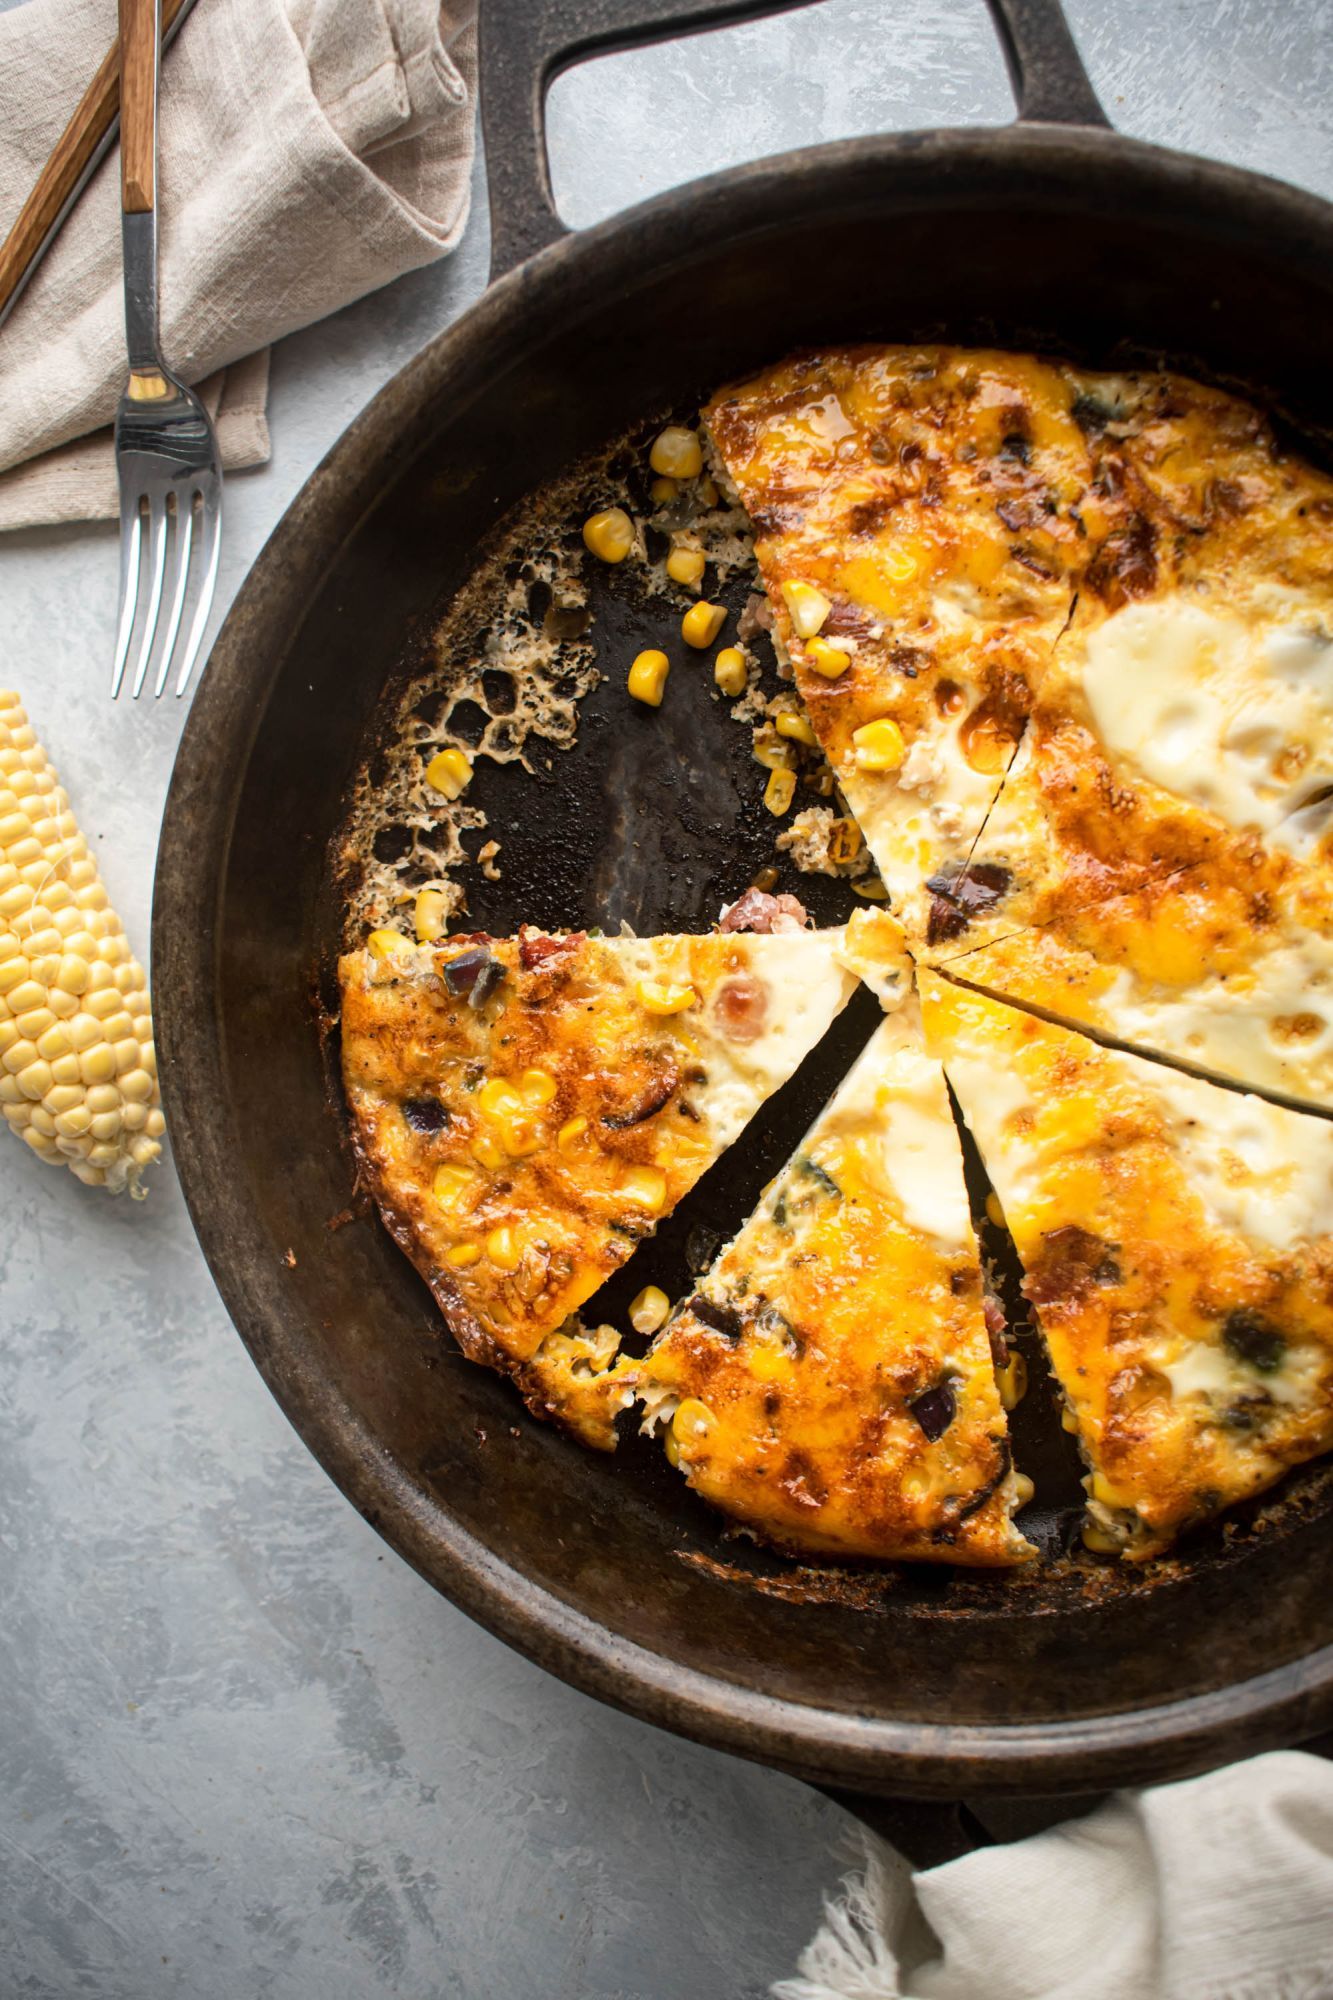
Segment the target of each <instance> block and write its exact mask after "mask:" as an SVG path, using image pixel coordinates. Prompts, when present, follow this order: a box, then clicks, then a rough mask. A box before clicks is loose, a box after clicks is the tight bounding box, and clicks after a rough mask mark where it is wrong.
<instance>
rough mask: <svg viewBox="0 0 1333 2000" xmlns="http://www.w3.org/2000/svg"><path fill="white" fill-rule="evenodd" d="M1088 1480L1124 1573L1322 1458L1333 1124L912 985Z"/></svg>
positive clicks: (974, 1000) (1095, 1518)
mask: <svg viewBox="0 0 1333 2000" xmlns="http://www.w3.org/2000/svg"><path fill="white" fill-rule="evenodd" d="M921 993H922V1006H923V1011H924V1016H925V1022H926V1034H927V1041H928V1045H929V1046H930V1048H931V1050H932V1052H933V1053H934V1054H935V1055H937V1056H938V1057H940V1058H941V1060H942V1061H943V1063H944V1066H945V1070H946V1072H947V1074H948V1077H949V1081H950V1083H951V1084H952V1085H953V1089H954V1092H955V1094H956V1096H957V1098H958V1101H959V1103H960V1105H961V1106H962V1109H963V1114H964V1116H965V1118H966V1119H967V1122H968V1124H969V1126H970V1127H971V1130H972V1132H973V1135H974V1137H975V1138H976V1140H977V1143H978V1145H979V1146H980V1148H981V1151H982V1155H983V1157H984V1159H985V1162H986V1166H987V1169H988V1171H989V1174H990V1177H991V1181H992V1184H993V1186H994V1188H995V1191H996V1193H997V1194H998V1196H999V1199H1000V1201H1001V1203H1002V1205H1003V1208H1004V1216H1005V1221H1006V1223H1007V1224H1008V1226H1009V1229H1010V1232H1011V1234H1012V1235H1013V1238H1014V1241H1015V1243H1016V1244H1017V1246H1018V1250H1019V1254H1020V1256H1021V1257H1022V1260H1023V1264H1024V1268H1025V1271H1026V1289H1027V1293H1028V1297H1029V1298H1030V1300H1031V1301H1032V1304H1033V1306H1034V1307H1035V1308H1036V1311H1037V1314H1038V1317H1039V1320H1040V1323H1041V1329H1042V1333H1043V1335H1044V1337H1045V1340H1046V1345H1047V1348H1048V1350H1049V1352H1050V1356H1051V1361H1052V1365H1053V1366H1054V1369H1055V1372H1056V1374H1057V1376H1058V1377H1059V1380H1060V1383H1061V1386H1062V1387H1063V1389H1064V1393H1065V1396H1066V1398H1067V1400H1068V1405H1069V1409H1070V1411H1071V1412H1072V1419H1073V1422H1074V1424H1075V1425H1076V1428H1077V1433H1078V1438H1079V1441H1080V1443H1081V1445H1082V1448H1083V1452H1084V1456H1085V1458H1086V1460H1087V1463H1088V1465H1089V1467H1090V1475H1089V1478H1088V1480H1087V1481H1086V1482H1085V1483H1086V1484H1087V1486H1088V1489H1089V1508H1088V1511H1089V1516H1090V1521H1089V1526H1088V1528H1087V1529H1086V1530H1085V1534H1086V1537H1087V1539H1088V1540H1089V1542H1090V1545H1091V1546H1092V1547H1094V1548H1097V1549H1102V1550H1106V1551H1108V1552H1109V1551H1111V1550H1114V1549H1119V1550H1122V1551H1123V1552H1124V1553H1125V1554H1126V1555H1127V1556H1129V1557H1131V1558H1134V1559H1141V1558H1143V1557H1147V1556H1152V1555H1155V1554H1157V1553H1159V1552H1160V1551H1161V1550H1162V1549H1165V1548H1166V1547H1168V1546H1169V1544H1170V1543H1171V1542H1172V1541H1173V1540H1174V1538H1175V1537H1176V1536H1177V1535H1178V1534H1179V1533H1180V1532H1181V1530H1182V1529H1184V1528H1186V1527H1188V1526H1189V1525H1190V1524H1192V1523H1194V1522H1197V1521H1201V1520H1204V1519H1206V1518H1207V1517H1208V1516H1210V1515H1213V1514H1216V1513H1217V1512H1218V1511H1219V1510H1220V1509H1221V1508H1223V1507H1225V1506H1227V1505H1228V1504H1229V1503H1231V1502H1234V1501H1237V1500H1241V1499H1244V1498H1246V1497H1247V1496H1249V1495H1251V1494H1254V1493H1258V1492H1260V1491H1262V1490H1263V1489H1264V1488H1265V1487H1268V1486H1270V1485H1271V1484H1272V1483H1273V1481H1274V1480H1276V1479H1277V1478H1278V1477H1279V1476H1280V1475H1281V1474H1282V1473H1283V1472H1284V1471H1285V1470H1286V1469H1287V1468H1288V1467H1290V1466H1292V1465H1295V1464H1298V1463H1300V1462H1301V1461H1302V1460H1305V1459H1309V1458H1313V1457H1314V1456H1316V1454H1318V1453H1320V1452H1323V1451H1327V1450H1328V1449H1329V1448H1330V1446H1333V1122H1330V1121H1329V1120H1327V1119H1324V1118H1317V1117H1313V1116H1310V1115H1308V1114H1305V1113H1302V1112H1299V1111H1289V1110H1286V1109H1283V1108H1282V1107H1280V1106H1278V1105H1275V1104H1271V1103H1268V1102H1266V1101H1264V1100H1263V1099H1260V1098H1257V1097H1252V1096H1246V1095H1244V1094H1242V1093H1240V1092H1237V1091H1232V1090H1229V1089H1226V1088H1224V1087H1222V1086H1221V1085H1218V1084H1213V1083H1206V1082H1203V1081H1201V1080H1200V1079H1198V1078H1195V1077H1191V1076H1185V1075H1182V1074H1181V1073H1180V1072H1179V1071H1177V1070H1174V1069H1171V1068H1169V1067H1168V1066H1166V1065H1165V1064H1161V1063H1155V1062H1147V1061H1144V1060H1143V1059H1141V1058H1139V1057H1136V1056H1129V1055H1122V1054H1119V1053H1118V1052H1115V1051H1112V1050H1109V1049H1106V1048H1103V1047H1101V1046H1100V1045H1098V1044H1097V1043H1094V1042H1091V1041H1089V1040H1088V1039H1087V1038H1086V1037H1085V1036H1083V1035H1080V1034H1077V1033H1076V1032H1074V1031H1073V1030H1071V1029H1065V1028H1057V1027H1053V1026H1051V1025H1049V1024H1048V1023H1046V1022H1045V1021H1042V1020H1039V1019H1037V1018H1036V1017H1035V1016H1033V1015H1030V1014H1025V1013H1021V1012H1019V1011H1017V1010H1016V1009H1014V1008H1011V1007H1007V1006H1005V1005H1003V1004H1002V1003H1001V1002H999V1001H997V1000H992V999H989V998H987V997H985V996H983V995H980V994H976V993H972V992H968V991H965V990H963V989H960V988H958V987H956V986H954V985H952V984H951V983H949V982H947V981H944V980H942V979H940V978H939V977H938V976H937V975H934V974H932V973H929V972H926V973H924V974H923V975H922V979H921Z"/></svg>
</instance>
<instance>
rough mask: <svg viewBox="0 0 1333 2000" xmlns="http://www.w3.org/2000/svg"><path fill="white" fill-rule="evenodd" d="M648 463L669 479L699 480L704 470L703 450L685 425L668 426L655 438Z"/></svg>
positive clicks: (655, 470)
mask: <svg viewBox="0 0 1333 2000" xmlns="http://www.w3.org/2000/svg"><path fill="white" fill-rule="evenodd" d="M648 463H649V465H651V467H652V468H653V471H654V472H660V473H662V474H664V475H665V477H666V478H668V479H697V478H698V476H699V474H700V473H701V472H702V471H703V469H704V455H703V448H702V446H701V445H700V443H699V440H698V438H697V437H696V435H695V433H694V432H693V431H687V430H686V429H685V427H684V425H683V424H668V425H667V427H666V429H665V430H664V431H660V432H659V433H658V435H657V437H656V438H654V440H653V448H652V450H651V451H650V452H649V454H648Z"/></svg>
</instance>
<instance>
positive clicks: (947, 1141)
mask: <svg viewBox="0 0 1333 2000" xmlns="http://www.w3.org/2000/svg"><path fill="white" fill-rule="evenodd" d="M920 1032H921V1030H920V1024H919V1015H918V1010H917V1008H916V1006H915V1004H914V1003H912V1004H910V1005H909V1006H908V1007H906V1008H904V1010H903V1012H902V1015H901V1016H899V1017H896V1018H894V1019H893V1020H892V1021H886V1022H885V1023H884V1025H883V1026H882V1027H881V1028H880V1030H879V1033H878V1034H877V1035H876V1036H875V1037H874V1039H873V1040H872V1041H871V1042H870V1044H869V1046H868V1047H867V1048H866V1050H865V1051H864V1053H863V1054H862V1055H861V1057H860V1059H859V1061H858V1062H857V1064H856V1066H855V1068H854V1069H853V1070H852V1071H851V1072H850V1073H849V1075H848V1077H847V1080H846V1082H845V1084H844V1085H843V1088H842V1089H841V1091H840V1092H839V1094H838V1099H837V1104H836V1107H834V1108H833V1109H832V1110H831V1112H830V1114H829V1116H828V1117H827V1118H826V1119H825V1120H823V1121H822V1122H821V1124H820V1126H818V1127H817V1128H816V1132H815V1133H814V1134H812V1135H811V1139H810V1141H808V1142H807V1144H808V1145H809V1144H814V1145H815V1146H816V1147H817V1146H818V1144H819V1142H820V1140H821V1139H825V1138H830V1137H831V1138H833V1140H834V1142H835V1144H836V1143H839V1142H841V1143H843V1144H847V1143H851V1144H853V1145H854V1146H855V1148H856V1152H857V1164H858V1166H859V1168H860V1170H861V1171H862V1172H863V1173H864V1174H865V1176H866V1178H867V1180H868V1181H870V1183H871V1185H872V1186H873V1187H874V1188H875V1190H876V1192H877V1193H878V1194H880V1195H881V1196H886V1197H887V1198H888V1200H889V1201H890V1202H891V1203H892V1205H893V1207H894V1208H895V1209H896V1210H897V1212H898V1214H899V1215H900V1216H901V1217H902V1219H903V1221H904V1222H905V1223H906V1224H907V1226H908V1227H909V1229H915V1230H918V1231H919V1232H920V1233H921V1234H922V1235H923V1236H929V1237H930V1238H931V1239H932V1240H933V1241H934V1242H936V1243H939V1244H941V1245H943V1246H945V1247H947V1248H952V1249H962V1248H964V1247H965V1246H966V1245H968V1244H970V1243H971V1241H972V1217H971V1210H970V1208H969V1206H968V1199H967V1188H966V1185H965V1184H964V1180H963V1156H962V1153H961V1151H960V1149H959V1144H958V1129H957V1127H956V1126H955V1124H954V1121H953V1113H952V1111H951V1110H950V1108H949V1094H948V1091H947V1090H946V1088H945V1084H944V1073H943V1071H942V1070H941V1068H940V1066H939V1064H938V1063H937V1062H934V1061H932V1059H931V1058H930V1057H929V1056H927V1055H926V1054H925V1052H924V1050H923V1049H922V1048H921V1047H920V1045H919V1038H920Z"/></svg>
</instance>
